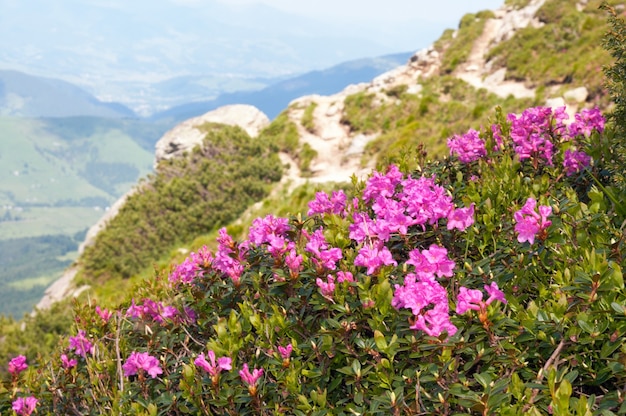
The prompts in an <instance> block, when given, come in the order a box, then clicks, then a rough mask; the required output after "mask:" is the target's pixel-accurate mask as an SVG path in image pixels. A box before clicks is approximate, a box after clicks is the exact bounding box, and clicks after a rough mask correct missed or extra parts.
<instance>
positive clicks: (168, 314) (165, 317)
mask: <svg viewBox="0 0 626 416" xmlns="http://www.w3.org/2000/svg"><path fill="white" fill-rule="evenodd" d="M126 316H127V317H130V318H137V319H146V318H150V319H152V320H153V321H155V322H158V323H161V324H162V323H164V322H165V321H172V320H174V319H175V318H176V317H178V316H179V311H178V309H176V308H175V307H174V306H166V305H164V304H163V302H155V301H153V300H151V299H144V300H143V304H135V299H133V300H132V301H131V305H130V306H129V307H128V309H127V310H126Z"/></svg>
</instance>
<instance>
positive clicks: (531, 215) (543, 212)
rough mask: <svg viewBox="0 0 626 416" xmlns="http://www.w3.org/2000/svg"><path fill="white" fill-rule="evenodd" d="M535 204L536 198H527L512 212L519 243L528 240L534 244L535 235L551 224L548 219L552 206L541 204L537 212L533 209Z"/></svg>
mask: <svg viewBox="0 0 626 416" xmlns="http://www.w3.org/2000/svg"><path fill="white" fill-rule="evenodd" d="M536 206H537V200H535V199H534V198H528V199H527V200H526V204H524V206H523V207H522V208H521V209H520V210H519V211H517V212H515V214H513V218H514V219H515V222H516V224H515V231H516V232H517V233H518V236H517V241H519V242H520V243H523V242H525V241H528V242H529V243H530V244H534V242H535V236H536V235H537V234H538V233H539V232H540V231H543V230H545V229H547V228H548V227H549V226H550V225H551V224H552V221H549V220H548V217H549V216H550V215H551V214H552V207H550V206H547V205H541V206H540V207H539V212H537V211H535V208H536Z"/></svg>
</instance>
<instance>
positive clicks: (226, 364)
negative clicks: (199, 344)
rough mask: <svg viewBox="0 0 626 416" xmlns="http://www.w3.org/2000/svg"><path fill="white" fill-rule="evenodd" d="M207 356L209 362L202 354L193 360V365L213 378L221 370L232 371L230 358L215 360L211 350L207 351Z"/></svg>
mask: <svg viewBox="0 0 626 416" xmlns="http://www.w3.org/2000/svg"><path fill="white" fill-rule="evenodd" d="M207 355H208V357H209V360H210V362H209V361H207V360H206V359H205V358H204V353H202V354H200V355H199V356H198V358H196V359H195V361H194V364H195V365H196V366H197V367H200V368H202V369H203V370H204V371H206V372H207V373H209V374H211V375H212V376H213V377H215V376H217V375H218V374H219V373H220V372H221V371H222V370H225V371H230V370H231V369H232V359H231V358H230V357H220V358H218V359H217V360H216V359H215V352H213V351H211V350H209V352H208V353H207Z"/></svg>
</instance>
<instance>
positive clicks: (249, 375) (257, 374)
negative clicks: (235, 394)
mask: <svg viewBox="0 0 626 416" xmlns="http://www.w3.org/2000/svg"><path fill="white" fill-rule="evenodd" d="M239 376H240V377H241V380H243V382H244V383H246V384H247V385H248V386H249V387H255V386H256V383H257V381H258V380H259V379H260V378H261V377H262V376H263V369H262V368H261V369H256V368H255V369H253V370H252V372H250V369H249V368H248V364H244V365H243V369H241V370H239ZM255 391H256V389H255Z"/></svg>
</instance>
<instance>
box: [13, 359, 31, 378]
mask: <svg viewBox="0 0 626 416" xmlns="http://www.w3.org/2000/svg"><path fill="white" fill-rule="evenodd" d="M27 368H28V364H26V357H24V356H23V355H18V356H17V357H15V358H13V359H12V360H11V361H9V373H11V374H12V375H13V376H14V377H16V376H17V375H18V374H20V373H21V372H22V371H24V370H26V369H27Z"/></svg>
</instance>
